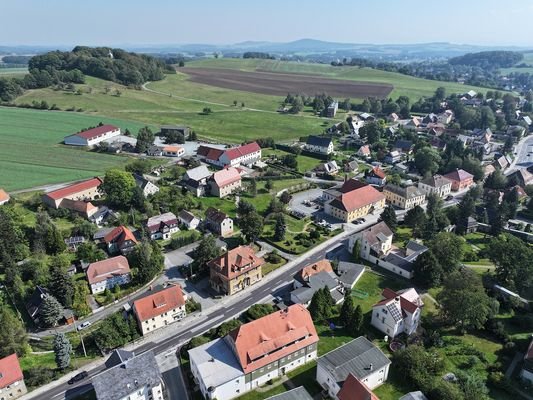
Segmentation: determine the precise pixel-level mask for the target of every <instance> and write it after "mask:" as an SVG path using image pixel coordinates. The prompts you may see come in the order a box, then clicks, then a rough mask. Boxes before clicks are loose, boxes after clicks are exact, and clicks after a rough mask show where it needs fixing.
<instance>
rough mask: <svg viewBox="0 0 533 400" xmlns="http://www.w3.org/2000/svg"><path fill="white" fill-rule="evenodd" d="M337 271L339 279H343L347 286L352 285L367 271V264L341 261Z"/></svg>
mask: <svg viewBox="0 0 533 400" xmlns="http://www.w3.org/2000/svg"><path fill="white" fill-rule="evenodd" d="M337 271H338V273H339V281H341V282H342V283H343V284H344V286H345V287H352V286H353V285H354V284H355V283H356V282H357V280H358V279H359V278H360V277H361V276H362V275H363V272H365V266H364V265H361V264H354V263H351V262H346V261H339V267H338V268H337Z"/></svg>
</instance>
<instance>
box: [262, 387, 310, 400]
mask: <svg viewBox="0 0 533 400" xmlns="http://www.w3.org/2000/svg"><path fill="white" fill-rule="evenodd" d="M266 400H313V397H312V396H311V395H310V394H309V392H308V391H307V390H306V389H305V387H303V386H298V387H297V388H294V389H290V390H287V391H286V392H284V393H280V394H275V395H274V396H270V397H268V398H267V399H266Z"/></svg>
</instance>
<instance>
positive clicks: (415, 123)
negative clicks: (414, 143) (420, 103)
mask: <svg viewBox="0 0 533 400" xmlns="http://www.w3.org/2000/svg"><path fill="white" fill-rule="evenodd" d="M421 123H422V121H421V120H420V118H418V117H413V118H411V119H410V120H408V121H407V122H406V123H404V125H403V126H404V127H405V128H406V129H410V130H416V129H418V127H419V126H420V124H421Z"/></svg>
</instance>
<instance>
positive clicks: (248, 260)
mask: <svg viewBox="0 0 533 400" xmlns="http://www.w3.org/2000/svg"><path fill="white" fill-rule="evenodd" d="M264 263H265V260H264V259H263V258H260V257H257V256H256V255H255V252H254V250H253V249H252V248H251V247H250V246H238V247H236V248H234V249H232V250H229V251H227V252H226V253H225V254H222V255H221V256H219V257H217V258H215V259H213V260H211V261H209V263H208V264H207V265H208V267H209V283H210V284H211V287H212V288H213V289H214V290H215V291H217V292H218V293H221V294H225V295H229V296H231V295H233V294H235V293H237V292H239V291H241V290H243V289H245V288H247V287H248V286H251V285H253V284H255V283H257V282H259V281H260V280H261V279H262V278H263V274H262V271H261V266H262V265H263V264H264Z"/></svg>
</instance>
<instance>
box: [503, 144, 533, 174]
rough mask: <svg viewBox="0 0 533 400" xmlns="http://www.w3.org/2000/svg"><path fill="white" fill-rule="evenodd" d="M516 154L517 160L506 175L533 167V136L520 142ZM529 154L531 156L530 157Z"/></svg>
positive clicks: (515, 159)
mask: <svg viewBox="0 0 533 400" xmlns="http://www.w3.org/2000/svg"><path fill="white" fill-rule="evenodd" d="M514 152H515V153H516V155H515V158H514V160H513V163H512V164H511V165H510V166H509V168H508V169H507V171H505V175H510V174H512V173H513V172H514V171H516V170H518V169H521V168H527V167H529V166H531V165H533V135H529V136H526V137H525V138H523V139H522V140H520V142H519V143H518V144H517V145H516V147H515V150H514ZM528 154H531V155H530V156H528Z"/></svg>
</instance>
